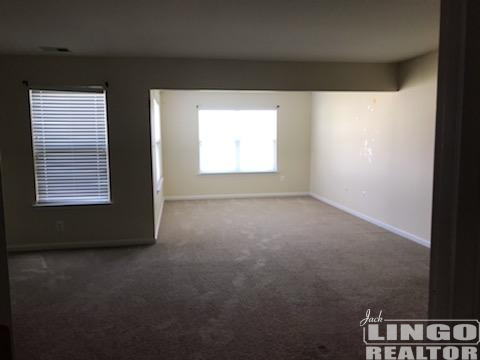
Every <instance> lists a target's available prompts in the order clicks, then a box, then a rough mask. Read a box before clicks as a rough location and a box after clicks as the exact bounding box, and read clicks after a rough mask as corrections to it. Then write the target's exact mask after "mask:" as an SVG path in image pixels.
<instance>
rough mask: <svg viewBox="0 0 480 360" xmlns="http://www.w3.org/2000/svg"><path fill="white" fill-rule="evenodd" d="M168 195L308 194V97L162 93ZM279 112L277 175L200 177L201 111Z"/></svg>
mask: <svg viewBox="0 0 480 360" xmlns="http://www.w3.org/2000/svg"><path fill="white" fill-rule="evenodd" d="M161 94H162V95H161V99H162V106H161V107H162V132H163V134H164V137H163V144H164V147H163V155H164V157H163V158H164V169H165V195H166V197H167V198H169V197H183V196H198V195H218V194H246V193H248V194H255V193H291V192H294V193H296V192H308V190H309V176H310V110H311V93H310V92H282V91H276V92H262V91H256V92H247V91H236V92H231V91H162V93H161ZM277 105H278V106H279V108H278V112H277V163H278V172H276V173H266V174H228V175H225V174H215V175H199V174H198V169H199V165H198V161H199V153H198V151H199V142H198V109H197V106H201V107H222V108H249V107H251V108H253V109H255V108H259V107H275V106H277Z"/></svg>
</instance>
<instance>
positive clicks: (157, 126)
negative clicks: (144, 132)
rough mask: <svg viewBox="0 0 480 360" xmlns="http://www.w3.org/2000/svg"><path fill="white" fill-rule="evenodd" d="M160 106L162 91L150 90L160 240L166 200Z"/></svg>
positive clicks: (156, 220)
mask: <svg viewBox="0 0 480 360" xmlns="http://www.w3.org/2000/svg"><path fill="white" fill-rule="evenodd" d="M160 106H161V100H160V90H150V134H151V135H150V136H151V141H152V148H151V154H152V182H153V189H152V191H153V214H154V216H153V217H154V235H155V239H157V238H158V231H159V228H160V221H161V216H162V210H163V202H164V200H165V199H164V194H163V193H164V192H163V157H162V132H161V110H160ZM156 132H158V134H159V135H160V136H159V139H158V140H157V138H156V135H155V133H156ZM157 141H158V144H157ZM157 148H158V151H157ZM157 173H158V176H157Z"/></svg>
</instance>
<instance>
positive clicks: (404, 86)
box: [0, 0, 440, 360]
mask: <svg viewBox="0 0 480 360" xmlns="http://www.w3.org/2000/svg"><path fill="white" fill-rule="evenodd" d="M27 3H29V4H30V5H32V9H33V10H35V11H31V12H28V13H24V12H23V10H22V7H21V6H20V4H14V3H9V4H5V5H4V4H2V5H0V10H1V11H0V13H1V15H0V33H1V34H0V80H1V83H2V86H1V87H0V99H1V105H2V106H1V107H2V111H1V113H0V154H1V158H0V159H1V164H0V165H1V174H2V176H1V184H2V185H3V203H4V215H5V233H6V241H7V248H8V251H9V259H8V263H9V277H10V293H11V302H12V324H13V325H12V328H13V339H14V343H15V355H16V359H20V360H24V359H25V360H27V359H28V360H35V359H53V360H56V359H72V360H73V359H100V360H103V359H118V360H123V359H168V360H171V359H180V360H183V359H191V360H207V359H209V360H210V359H231V360H237V359H285V360H287V359H291V360H303V359H305V360H306V359H309V360H310V359H312V360H313V359H357V358H358V359H361V358H364V353H363V352H364V344H363V342H362V337H361V328H360V327H359V326H358V324H359V321H360V320H362V319H363V318H364V317H365V313H366V311H367V310H368V309H371V311H372V316H373V315H377V314H378V312H380V311H383V312H384V313H387V315H388V316H386V317H389V318H392V319H405V318H411V319H423V318H426V317H427V310H428V283H429V258H430V240H431V226H432V222H431V217H432V194H433V173H434V146H435V120H436V118H435V115H436V100H437V63H438V50H437V49H438V36H439V35H438V34H439V15H440V6H439V1H398V2H388V4H387V2H384V1H369V2H360V1H337V2H334V1H319V2H316V3H312V2H308V1H299V2H296V3H295V4H293V3H291V2H289V1H278V2H271V1H266V2H254V1H246V2H238V3H231V2H229V3H228V4H229V5H228V6H226V5H225V4H223V5H220V4H221V3H222V2H218V1H206V2H204V3H202V4H200V2H197V1H193V0H188V1H185V2H182V5H181V4H179V3H178V2H177V3H176V2H174V1H160V2H154V1H145V2H142V4H136V3H134V2H133V1H125V2H121V4H118V5H115V4H114V2H112V1H106V2H103V3H101V4H97V3H96V2H94V1H91V0H88V1H86V2H85V4H83V5H82V6H81V7H80V5H79V4H78V3H73V2H70V1H66V2H65V3H63V2H62V3H55V2H53V1H46V3H47V5H48V6H46V5H45V6H43V7H39V5H35V2H33V1H30V0H28V1H27ZM112 7H114V8H115V11H113V12H112V13H111V12H110V10H111V8H112ZM45 23H47V24H48V25H44V24H45ZM42 24H43V25H42Z"/></svg>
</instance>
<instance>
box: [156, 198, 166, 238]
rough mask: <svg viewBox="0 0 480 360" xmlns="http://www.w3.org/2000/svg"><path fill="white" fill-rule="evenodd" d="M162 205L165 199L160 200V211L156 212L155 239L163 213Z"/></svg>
mask: <svg viewBox="0 0 480 360" xmlns="http://www.w3.org/2000/svg"><path fill="white" fill-rule="evenodd" d="M163 205H165V199H163V200H162V205H160V212H159V213H158V219H157V227H156V228H155V234H154V235H155V240H156V239H158V232H159V231H160V223H161V222H162V214H163Z"/></svg>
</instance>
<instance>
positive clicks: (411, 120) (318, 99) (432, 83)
mask: <svg viewBox="0 0 480 360" xmlns="http://www.w3.org/2000/svg"><path fill="white" fill-rule="evenodd" d="M436 67H437V54H436V53H431V54H428V55H426V56H423V57H421V58H417V59H415V60H412V61H409V62H406V63H403V64H401V65H399V82H400V86H401V89H400V91H398V92H316V93H314V94H313V97H312V149H311V151H312V153H311V161H312V168H311V191H312V193H313V194H315V195H317V196H319V197H321V198H324V199H326V200H329V201H331V202H333V203H336V204H338V205H339V206H342V207H345V208H348V209H350V210H353V211H355V212H358V213H361V214H363V215H366V216H368V217H370V218H373V219H374V220H377V221H380V222H382V223H384V224H387V225H389V226H392V227H394V228H396V229H399V230H401V231H403V232H406V233H407V234H405V235H409V234H410V235H412V236H410V237H411V238H415V239H420V240H422V239H423V240H427V241H429V240H430V226H431V202H432V182H433V155H434V139H435V108H436Z"/></svg>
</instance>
